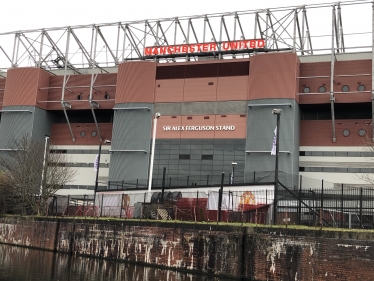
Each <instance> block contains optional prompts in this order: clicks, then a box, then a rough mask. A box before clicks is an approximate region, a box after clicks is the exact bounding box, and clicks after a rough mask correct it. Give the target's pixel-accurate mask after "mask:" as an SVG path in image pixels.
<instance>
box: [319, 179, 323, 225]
mask: <svg viewBox="0 0 374 281" xmlns="http://www.w3.org/2000/svg"><path fill="white" fill-rule="evenodd" d="M323 196H324V193H323V180H322V189H321V212H320V218H319V219H320V224H321V227H322V225H323Z"/></svg>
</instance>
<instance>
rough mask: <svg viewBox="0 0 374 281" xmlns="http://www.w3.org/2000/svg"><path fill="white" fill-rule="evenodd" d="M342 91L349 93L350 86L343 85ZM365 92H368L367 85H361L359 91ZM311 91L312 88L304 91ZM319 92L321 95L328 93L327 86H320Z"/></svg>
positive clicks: (306, 88) (358, 87)
mask: <svg viewBox="0 0 374 281" xmlns="http://www.w3.org/2000/svg"><path fill="white" fill-rule="evenodd" d="M341 90H342V92H349V90H350V88H349V86H348V85H343V86H342V88H341ZM365 90H366V87H365V85H363V84H360V85H358V86H357V91H359V92H363V91H365ZM310 91H311V90H310V87H308V86H306V87H304V89H303V93H310ZM318 92H319V93H326V87H325V86H319V87H318Z"/></svg>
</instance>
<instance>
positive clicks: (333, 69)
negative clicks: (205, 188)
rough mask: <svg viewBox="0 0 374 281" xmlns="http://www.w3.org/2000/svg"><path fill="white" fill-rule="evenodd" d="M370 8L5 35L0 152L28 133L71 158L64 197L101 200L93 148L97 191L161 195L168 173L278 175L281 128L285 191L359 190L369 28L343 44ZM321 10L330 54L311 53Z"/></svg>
mask: <svg viewBox="0 0 374 281" xmlns="http://www.w3.org/2000/svg"><path fill="white" fill-rule="evenodd" d="M371 4H372V1H361V2H360V3H356V4H354V5H353V4H352V1H348V2H341V3H337V4H331V5H311V6H301V7H290V8H282V9H277V8H276V9H269V10H266V11H247V12H240V13H239V12H237V13H233V14H222V15H219V16H217V15H214V16H202V17H200V18H194V19H191V18H188V17H184V18H173V19H165V20H158V21H156V20H155V21H143V22H137V23H117V25H115V24H106V25H94V26H92V25H90V26H86V27H82V26H80V27H76V28H75V27H69V28H61V29H57V30H56V29H51V30H48V29H43V30H33V31H24V32H22V31H20V32H13V33H7V34H0V37H1V41H0V46H2V49H1V50H2V52H0V59H2V60H0V62H2V63H3V64H5V65H8V66H6V67H2V72H0V75H1V76H0V102H1V103H0V104H1V122H0V150H3V151H7V150H9V149H11V148H12V143H13V142H14V140H15V139H17V138H20V137H21V136H23V135H25V134H28V135H30V136H32V137H33V138H35V139H39V140H41V141H43V140H44V139H45V140H46V141H48V144H49V147H50V149H51V150H54V151H60V152H63V153H66V154H67V155H68V157H69V162H68V163H66V165H71V166H73V167H76V169H77V176H76V177H75V179H74V181H73V182H72V183H70V184H69V185H67V186H65V187H64V189H63V190H61V191H60V192H61V193H62V194H68V193H77V192H80V193H82V194H89V193H93V191H94V187H95V180H96V171H95V170H94V161H95V157H96V155H97V154H98V153H99V150H100V170H99V175H98V176H99V178H98V181H99V185H100V188H101V189H106V188H108V189H118V188H119V189H120V188H121V187H123V184H129V183H130V182H131V183H132V184H136V185H138V186H143V187H146V186H147V183H148V180H149V178H150V177H152V178H153V181H152V182H153V184H154V185H158V186H159V185H160V180H161V179H162V177H163V170H164V168H166V178H167V180H168V184H169V185H171V186H189V185H205V184H206V183H207V184H208V185H209V184H212V183H218V182H219V180H220V178H219V177H220V175H221V173H222V172H225V174H226V175H230V176H226V181H231V182H232V181H233V182H234V183H235V184H241V183H247V182H251V181H252V182H253V178H256V177H259V176H262V175H263V176H264V177H265V176H267V177H273V175H274V170H275V156H274V155H271V150H272V145H273V140H274V133H275V131H276V129H278V134H279V171H281V172H282V173H283V174H284V175H289V176H290V177H291V178H292V180H291V183H290V184H291V185H293V186H296V185H297V184H298V181H299V179H298V176H299V175H302V176H303V177H307V178H313V179H316V180H324V181H326V182H330V183H332V184H341V183H343V184H349V185H353V186H355V185H360V186H362V185H363V184H367V182H365V181H363V180H362V179H361V177H360V175H362V174H365V173H372V172H373V168H374V163H373V162H371V161H369V160H370V159H371V158H372V157H373V152H372V150H371V148H370V143H371V140H372V138H373V124H374V122H373V116H374V115H373V114H374V104H373V102H374V99H373V97H374V94H373V81H374V80H373V75H372V73H373V70H374V68H373V63H372V61H373V60H372V58H373V51H372V50H373V48H372V46H373V44H372V40H371V32H372V31H371V30H370V32H367V33H365V32H361V33H357V34H351V35H352V36H362V38H364V39H362V40H361V39H360V40H358V39H354V40H353V41H351V42H354V43H355V44H356V45H354V44H353V43H352V44H353V45H352V46H355V48H353V47H347V46H346V45H347V44H348V42H350V41H349V40H348V39H346V40H344V39H345V37H347V34H346V33H344V32H343V29H342V27H343V20H342V18H343V19H344V17H342V12H341V11H342V10H343V11H344V9H346V10H348V9H353V8H357V9H360V10H361V11H366V10H368V12H367V11H366V13H363V14H361V15H360V16H361V17H364V16H366V14H367V16H368V17H370V16H371V13H372V11H373V10H372V8H371ZM352 6H353V8H352ZM313 9H314V10H316V9H317V10H318V9H320V10H328V11H329V17H328V18H327V20H326V21H327V22H328V23H329V24H330V25H329V26H330V27H331V28H330V29H331V30H329V32H328V33H330V34H329V35H328V36H327V37H326V38H325V39H324V42H323V44H325V45H327V46H328V47H324V46H322V45H323V44H322V45H321V47H316V46H319V45H318V44H320V42H319V41H318V42H317V43H316V44H315V45H313V44H312V42H313V40H314V39H315V38H313V34H312V31H313V30H312V28H311V26H309V24H310V25H311V24H312V20H311V17H310V16H309V18H308V17H307V15H308V13H309V10H311V13H312V12H313V11H314V10H313ZM331 10H332V11H333V13H332V15H333V17H332V19H331ZM286 16H287V17H286ZM246 17H252V18H253V24H252V25H251V27H250V31H249V30H248V31H247V30H245V28H248V27H247V26H248V24H246V26H244V25H242V24H241V21H242V22H246V21H247V20H248V19H247V18H246ZM217 18H218V20H217ZM271 19H273V20H271ZM276 19H278V20H276ZM308 19H309V22H308ZM349 19H350V18H349ZM198 20H200V21H198ZM350 20H351V19H350ZM353 20H354V19H353ZM331 21H332V24H331ZM170 23H173V24H174V25H175V29H173V30H172V31H169V33H170V32H171V34H168V33H167V31H166V28H165V26H167V25H168V24H170ZM137 25H139V26H143V27H142V28H143V30H144V28H145V31H142V32H141V33H140V35H139V36H136V34H135V33H136V30H137V28H136V27H137ZM200 25H201V26H200ZM144 26H145V27H144ZM369 28H371V26H370V24H369ZM117 29H118V34H117V33H116V32H117ZM229 29H230V30H234V33H232V32H231V33H230V32H229V31H228V30H229ZM199 30H201V31H202V30H203V32H200V33H203V36H201V37H199V35H198V34H199V32H198V31H199ZM91 32H92V37H90V36H91ZM113 32H114V34H115V36H112V34H113ZM246 32H247V34H246ZM62 33H63V34H64V35H63V36H62V38H64V39H63V40H60V41H58V40H57V38H58V36H60V35H61V34H62ZM86 34H88V35H89V36H85V35H86ZM141 34H143V35H142V36H143V37H140V36H141ZM285 34H287V35H285ZM86 37H87V38H86ZM367 37H370V38H369V43H370V44H369V45H368V46H365V45H360V46H357V43H358V44H360V43H362V42H366V41H367ZM33 38H34V39H33ZM150 38H151V39H150ZM207 38H209V39H207ZM316 38H317V39H318V38H319V37H318V36H317V35H316ZM349 38H351V37H349ZM355 38H356V37H355ZM360 38H361V37H360ZM365 40H366V41H365ZM4 42H5V43H4ZM147 42H150V43H147ZM171 42H174V43H173V44H172V43H171ZM326 42H327V43H326ZM8 43H9V46H8V49H7V48H6V45H7V44H8ZM100 44H104V47H105V50H104V51H102V52H101V51H99V47H98V46H102V45H100ZM362 44H363V43H362ZM122 46H123V47H122ZM121 48H122V49H121ZM76 49H78V50H79V52H78V55H77V56H75V54H73V50H75V51H76ZM90 50H91V51H90ZM77 57H79V59H77ZM274 109H281V113H279V127H278V128H276V127H277V114H273V110H274ZM153 129H155V131H153ZM45 136H50V137H47V138H45ZM152 140H153V141H155V142H154V144H155V146H154V150H153V146H152V144H153V142H152ZM152 151H154V153H153V154H152ZM150 170H152V173H150ZM150 174H152V175H151V176H150ZM232 174H234V176H233V175H232ZM269 175H270V176H269Z"/></svg>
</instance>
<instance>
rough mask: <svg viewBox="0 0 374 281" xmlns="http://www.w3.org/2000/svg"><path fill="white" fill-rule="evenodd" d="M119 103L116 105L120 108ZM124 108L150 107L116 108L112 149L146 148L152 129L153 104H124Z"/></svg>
mask: <svg viewBox="0 0 374 281" xmlns="http://www.w3.org/2000/svg"><path fill="white" fill-rule="evenodd" d="M118 107H119V105H117V106H116V108H118ZM121 107H122V108H125V107H128V108H131V107H132V108H136V107H139V108H141V107H148V108H149V109H151V110H146V109H133V110H115V111H114V122H113V136H112V149H127V150H146V151H149V143H150V138H151V129H152V112H153V111H152V109H153V105H152V104H131V105H129V104H123V105H122V106H121Z"/></svg>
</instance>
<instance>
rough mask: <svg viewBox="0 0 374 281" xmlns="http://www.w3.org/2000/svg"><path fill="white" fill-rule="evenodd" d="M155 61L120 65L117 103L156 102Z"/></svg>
mask: <svg viewBox="0 0 374 281" xmlns="http://www.w3.org/2000/svg"><path fill="white" fill-rule="evenodd" d="M155 79H156V63H155V62H144V61H138V62H125V63H122V64H120V65H119V66H118V74H117V90H116V99H115V103H116V104H117V103H127V102H145V103H153V102H154V89H155Z"/></svg>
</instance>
